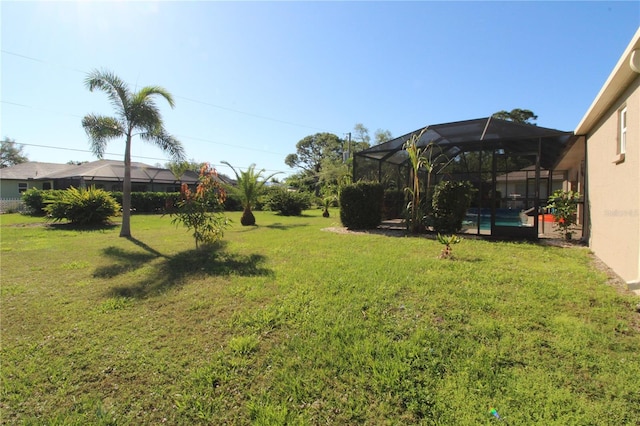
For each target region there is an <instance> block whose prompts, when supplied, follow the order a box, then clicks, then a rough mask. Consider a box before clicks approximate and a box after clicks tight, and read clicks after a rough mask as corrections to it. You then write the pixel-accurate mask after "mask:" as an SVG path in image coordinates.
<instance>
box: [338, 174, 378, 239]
mask: <svg viewBox="0 0 640 426" xmlns="http://www.w3.org/2000/svg"><path fill="white" fill-rule="evenodd" d="M383 201H384V189H383V186H382V184H380V183H373V182H357V183H355V184H351V185H347V186H345V187H343V188H342V191H341V192H340V220H341V221H342V224H343V225H344V226H346V227H347V228H349V229H375V228H377V227H378V226H379V225H380V223H381V222H382V204H383Z"/></svg>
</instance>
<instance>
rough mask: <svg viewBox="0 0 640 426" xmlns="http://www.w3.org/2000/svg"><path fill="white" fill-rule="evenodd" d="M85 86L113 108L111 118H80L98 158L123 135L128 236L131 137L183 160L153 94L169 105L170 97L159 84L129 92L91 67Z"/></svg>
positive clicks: (124, 232)
mask: <svg viewBox="0 0 640 426" xmlns="http://www.w3.org/2000/svg"><path fill="white" fill-rule="evenodd" d="M85 86H86V87H87V89H89V91H91V92H93V91H94V90H95V89H98V90H102V91H103V92H105V93H106V94H107V96H108V97H109V100H110V101H111V104H112V105H113V107H114V109H115V113H116V115H115V117H107V116H103V115H96V114H88V115H86V116H85V117H84V118H83V119H82V127H84V130H85V132H87V135H88V136H89V139H90V142H91V150H92V151H93V153H94V154H95V155H96V156H97V157H98V158H103V156H104V151H105V149H106V147H107V142H109V141H110V140H111V139H117V138H121V137H124V138H125V140H126V143H125V149H124V181H123V183H122V228H121V229H120V236H121V237H130V236H131V139H132V138H133V136H139V137H140V138H141V139H142V140H144V141H145V142H150V143H152V144H154V145H156V146H157V147H159V148H160V149H162V150H163V151H165V152H167V153H168V154H169V155H170V156H171V157H172V158H173V159H175V160H176V161H180V160H183V159H184V148H183V147H182V144H181V143H180V141H178V140H177V139H176V138H175V137H173V136H171V135H170V134H168V133H167V131H166V130H165V128H164V123H163V121H162V116H161V114H160V110H159V109H158V107H157V105H156V104H155V101H154V96H155V95H158V96H160V97H162V98H164V99H165V100H166V101H167V102H168V103H169V105H170V106H171V108H173V106H174V102H173V96H171V93H169V92H168V91H166V90H165V89H164V88H162V87H159V86H146V87H143V88H142V89H140V90H139V91H137V92H132V91H131V90H130V89H129V87H128V86H127V84H126V83H125V82H124V81H123V80H121V79H120V78H119V77H118V76H116V75H115V74H113V73H111V72H109V71H104V70H102V71H101V70H94V71H92V72H91V73H89V74H88V75H87V78H86V79H85Z"/></svg>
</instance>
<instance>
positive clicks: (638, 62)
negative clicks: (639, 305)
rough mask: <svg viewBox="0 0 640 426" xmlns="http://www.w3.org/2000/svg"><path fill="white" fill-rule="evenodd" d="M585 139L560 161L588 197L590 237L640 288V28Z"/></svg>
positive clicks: (588, 119)
mask: <svg viewBox="0 0 640 426" xmlns="http://www.w3.org/2000/svg"><path fill="white" fill-rule="evenodd" d="M575 134H576V135H579V136H580V138H578V139H577V141H576V142H575V143H574V144H573V145H572V146H571V148H570V149H569V150H567V152H566V153H565V155H564V156H563V157H562V158H561V159H560V161H558V162H557V163H556V166H555V169H558V170H559V169H562V170H569V181H568V182H567V188H566V189H573V190H578V191H580V192H581V193H582V194H583V195H584V199H585V211H584V214H583V217H584V222H585V223H584V225H585V226H584V239H585V240H586V241H588V243H589V247H590V248H591V250H592V251H593V252H594V253H595V255H596V256H598V257H599V258H600V259H601V260H602V261H604V262H605V263H606V264H607V265H608V266H609V267H611V268H612V269H613V270H614V271H615V272H616V273H617V274H618V275H619V276H620V277H621V278H622V279H623V280H625V281H626V282H627V283H628V285H629V287H630V288H635V289H637V288H640V28H639V29H638V31H637V32H636V33H635V35H634V36H633V38H632V40H631V43H629V45H628V47H627V48H626V50H625V51H624V53H623V54H622V56H621V57H620V60H619V61H618V63H617V64H616V66H615V68H614V69H613V71H612V72H611V75H610V76H609V78H608V79H607V81H606V82H605V83H604V86H603V87H602V89H601V90H600V92H599V93H598V95H597V96H596V98H595V100H594V101H593V103H592V104H591V106H590V107H589V110H588V111H587V112H586V114H585V115H584V117H583V118H582V121H580V123H579V124H578V127H577V128H576V130H575Z"/></svg>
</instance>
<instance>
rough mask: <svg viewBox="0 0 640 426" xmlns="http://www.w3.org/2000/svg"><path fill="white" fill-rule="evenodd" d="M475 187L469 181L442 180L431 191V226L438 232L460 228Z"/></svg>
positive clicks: (448, 231)
mask: <svg viewBox="0 0 640 426" xmlns="http://www.w3.org/2000/svg"><path fill="white" fill-rule="evenodd" d="M474 191H475V188H474V187H473V185H472V184H471V182H469V181H464V182H451V181H442V182H440V183H439V184H437V185H436V187H435V189H434V191H433V200H432V202H431V206H432V207H433V228H434V230H435V231H436V232H440V233H453V232H458V231H459V230H460V229H462V221H463V220H464V216H465V214H466V213H467V210H468V209H469V205H470V204H471V199H472V198H473V193H474Z"/></svg>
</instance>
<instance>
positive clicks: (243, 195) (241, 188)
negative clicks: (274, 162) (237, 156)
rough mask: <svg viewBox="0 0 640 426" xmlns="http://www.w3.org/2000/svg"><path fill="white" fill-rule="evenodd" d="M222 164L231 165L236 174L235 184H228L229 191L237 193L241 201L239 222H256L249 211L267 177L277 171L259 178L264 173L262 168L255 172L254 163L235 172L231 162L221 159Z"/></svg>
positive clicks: (243, 223) (250, 223)
mask: <svg viewBox="0 0 640 426" xmlns="http://www.w3.org/2000/svg"><path fill="white" fill-rule="evenodd" d="M222 164H226V165H227V166H229V167H231V170H233V173H234V174H235V175H236V181H237V185H236V186H229V189H230V191H231V192H233V193H235V194H237V195H238V196H239V197H240V201H242V208H243V209H244V210H243V211H242V217H241V218H240V223H241V224H242V226H252V225H255V224H256V217H255V216H254V215H253V213H252V212H251V208H252V207H253V206H255V204H256V202H257V201H258V197H259V196H260V195H261V194H262V192H263V190H264V185H265V184H266V183H267V181H268V180H269V179H271V178H272V177H273V176H275V175H277V174H278V173H273V174H271V175H269V176H267V177H266V178H264V179H263V180H260V178H261V177H262V173H264V171H265V170H264V169H262V170H259V171H258V172H256V165H255V164H252V165H250V166H249V168H248V169H247V170H245V171H244V172H243V171H242V170H240V173H239V174H238V172H236V169H234V168H233V166H232V165H231V164H229V163H228V162H226V161H222Z"/></svg>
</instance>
